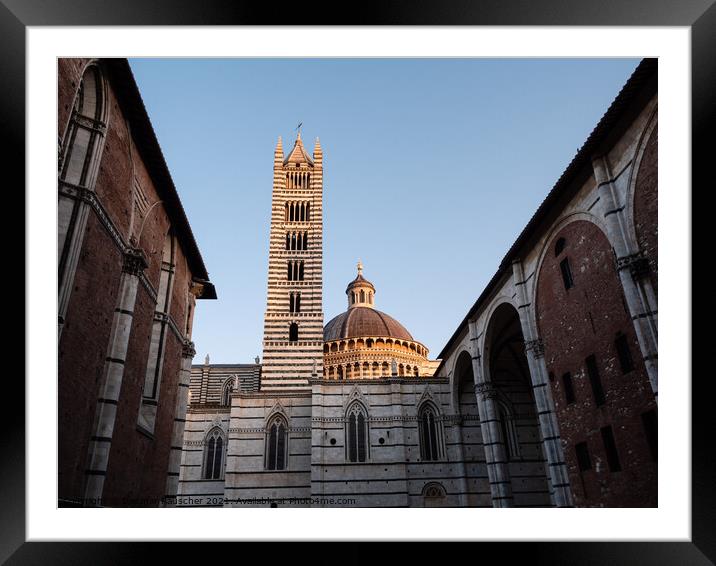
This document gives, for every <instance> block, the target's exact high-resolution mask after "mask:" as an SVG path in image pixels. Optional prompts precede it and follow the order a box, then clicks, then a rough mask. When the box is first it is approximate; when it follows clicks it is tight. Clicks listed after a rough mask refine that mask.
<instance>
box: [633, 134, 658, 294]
mask: <svg viewBox="0 0 716 566" xmlns="http://www.w3.org/2000/svg"><path fill="white" fill-rule="evenodd" d="M657 129H658V126H655V127H654V130H653V131H652V132H651V135H650V137H649V140H648V141H647V143H646V148H645V149H644V155H643V156H642V160H641V163H640V165H639V171H638V173H637V177H636V189H635V190H634V226H635V229H636V238H637V241H638V242H639V249H641V250H642V251H643V252H644V254H645V255H646V257H647V258H648V259H649V267H650V268H651V282H652V285H653V286H654V292H657V291H658V286H657V283H658V282H657V279H658V277H657V274H658V250H659V246H658V227H659V222H658V220H659V214H658V200H657V196H658V188H657V181H658V131H657Z"/></svg>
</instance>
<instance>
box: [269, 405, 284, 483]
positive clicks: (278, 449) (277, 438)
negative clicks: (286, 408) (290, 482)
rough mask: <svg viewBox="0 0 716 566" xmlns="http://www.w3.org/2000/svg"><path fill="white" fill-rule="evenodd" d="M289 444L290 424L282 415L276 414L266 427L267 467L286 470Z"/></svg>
mask: <svg viewBox="0 0 716 566" xmlns="http://www.w3.org/2000/svg"><path fill="white" fill-rule="evenodd" d="M287 445H288V424H287V423H286V419H284V418H283V416H281V415H276V416H275V417H273V418H272V419H271V421H270V422H269V425H268V428H267V429H266V469H267V470H285V469H286V452H287Z"/></svg>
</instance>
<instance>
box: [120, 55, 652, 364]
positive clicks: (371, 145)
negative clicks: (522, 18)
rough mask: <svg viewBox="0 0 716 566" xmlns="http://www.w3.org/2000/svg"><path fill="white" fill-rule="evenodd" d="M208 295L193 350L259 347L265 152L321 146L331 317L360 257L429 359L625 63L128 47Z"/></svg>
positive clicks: (233, 356) (223, 352)
mask: <svg viewBox="0 0 716 566" xmlns="http://www.w3.org/2000/svg"><path fill="white" fill-rule="evenodd" d="M130 64H131V66H132V69H133V71H134V73H135V76H136V79H137V83H138V84H139V88H140V91H141V93H142V97H143V98H144V103H145V105H146V107H147V111H148V112H149V116H150V118H151V120H152V124H153V125H154V129H155V131H156V133H157V137H158V138H159V143H160V145H161V147H162V150H163V152H164V156H165V158H166V160H167V163H168V165H169V169H170V171H171V173H172V176H173V178H174V182H175V184H176V186H177V189H178V191H179V195H180V197H181V199H182V203H183V205H184V208H185V210H186V213H187V216H188V218H189V222H190V223H191V226H192V229H193V231H194V235H195V237H196V240H197V242H198V244H199V247H200V249H201V252H202V255H203V257H204V261H205V263H206V266H207V269H208V270H209V275H210V277H211V280H212V281H213V282H214V283H215V285H216V287H217V292H218V296H219V299H218V301H200V302H199V305H198V308H197V313H196V317H195V321H194V335H193V339H194V342H195V344H196V349H197V358H196V360H195V362H198V361H199V360H203V358H204V355H205V354H207V353H208V354H210V356H211V361H212V362H214V363H232V362H242V363H246V362H250V361H253V358H254V356H256V355H261V340H262V333H263V314H264V309H265V303H266V274H267V270H268V235H269V220H270V206H271V188H272V174H273V170H272V167H273V151H274V147H275V145H276V140H277V138H278V136H282V137H283V143H284V149H285V150H287V151H290V149H291V147H292V146H293V141H294V139H295V127H296V125H297V124H298V123H299V122H303V128H302V137H303V139H304V142H305V144H306V146H307V148H308V149H309V150H312V148H313V142H314V141H315V138H316V137H319V138H320V140H321V145H322V147H323V152H324V284H323V289H324V297H323V305H324V313H325V322H328V320H330V319H331V318H333V317H334V316H336V315H337V314H339V313H341V312H342V311H344V310H345V308H346V297H345V294H344V292H345V287H346V284H347V283H348V282H349V281H350V280H351V279H353V277H354V276H355V271H356V269H355V264H356V262H357V260H358V258H360V259H361V260H362V261H363V264H364V275H365V277H366V278H368V279H369V280H370V281H372V282H373V283H374V284H375V286H376V289H377V293H376V307H377V308H378V309H379V310H382V311H384V312H387V313H388V314H390V315H391V316H393V317H395V318H396V319H397V320H399V321H400V322H401V323H403V325H404V326H405V327H406V328H407V329H408V330H409V331H410V332H411V333H412V335H413V337H414V338H415V339H416V340H418V341H420V342H422V343H423V344H425V345H426V346H427V347H428V348H429V349H430V350H431V357H434V356H436V355H437V354H438V353H439V352H440V350H441V349H442V347H443V345H444V344H445V342H446V341H447V339H448V338H449V337H450V336H451V335H452V333H453V332H454V330H455V329H456V327H457V325H458V324H459V322H460V321H461V320H462V318H463V317H464V315H465V313H466V312H467V310H468V309H469V308H470V306H471V305H472V303H473V302H474V301H475V299H476V298H477V296H478V295H479V293H480V292H481V291H482V289H483V288H484V286H485V284H486V283H487V282H488V281H489V279H490V278H491V277H492V275H493V274H494V273H495V271H496V269H497V266H498V264H499V262H500V260H501V259H502V257H503V256H504V254H505V253H506V251H507V249H508V248H509V247H510V245H511V244H512V242H513V241H514V240H515V238H516V237H517V235H518V234H519V232H520V231H521V230H522V228H523V227H524V225H525V224H526V223H527V221H528V220H529V218H530V217H531V216H532V214H533V213H534V211H535V209H536V208H537V206H539V204H540V202H541V201H542V200H543V199H544V197H545V195H546V194H547V193H548V192H549V190H550V189H551V187H552V186H553V185H554V183H555V181H556V180H557V179H558V178H559V176H560V175H561V173H562V172H563V171H564V169H565V168H566V166H567V165H568V164H569V162H570V161H571V159H572V157H573V156H574V155H575V153H576V152H577V150H578V149H579V147H580V146H581V145H582V143H583V142H584V141H585V140H586V138H587V136H588V135H589V133H590V132H591V131H592V129H593V128H594V126H595V125H596V124H597V122H598V121H599V119H600V118H601V116H602V115H603V114H604V112H605V111H606V109H607V107H608V106H609V104H610V103H611V102H612V100H613V99H614V97H615V96H616V95H617V93H618V92H619V90H620V89H621V87H622V85H623V84H624V82H625V81H626V80H627V78H628V77H629V75H630V74H631V72H632V71H633V70H634V68H635V67H636V66H637V64H638V60H636V59H132V60H130Z"/></svg>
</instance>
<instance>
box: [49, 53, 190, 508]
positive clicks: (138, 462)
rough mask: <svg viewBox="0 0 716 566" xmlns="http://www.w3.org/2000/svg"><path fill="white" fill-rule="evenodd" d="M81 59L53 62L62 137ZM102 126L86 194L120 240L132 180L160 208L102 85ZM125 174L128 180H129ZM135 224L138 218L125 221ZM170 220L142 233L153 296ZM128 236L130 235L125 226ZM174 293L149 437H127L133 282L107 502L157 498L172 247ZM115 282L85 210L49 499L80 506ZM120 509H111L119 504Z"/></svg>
mask: <svg viewBox="0 0 716 566" xmlns="http://www.w3.org/2000/svg"><path fill="white" fill-rule="evenodd" d="M86 63H87V60H84V59H60V60H59V62H58V132H59V134H60V135H62V134H63V133H64V131H65V128H66V123H67V120H68V117H69V113H70V111H71V108H72V103H73V100H74V97H75V93H76V90H77V87H78V84H79V77H80V75H81V72H82V70H83V69H84V67H85V65H86ZM107 101H108V105H109V109H110V110H109V120H108V127H107V133H106V141H105V146H104V150H103V153H102V159H101V162H100V168H99V173H98V176H97V181H96V184H95V187H94V190H95V193H96V195H97V197H98V200H99V201H100V202H101V204H102V206H103V207H104V209H105V210H106V212H107V214H108V216H109V219H110V222H111V223H112V224H113V225H114V227H115V228H116V229H117V230H118V232H119V233H120V234H121V236H122V237H123V238H124V240H125V241H127V242H128V241H129V237H130V228H131V222H132V220H131V215H132V199H133V196H132V195H133V184H134V177H136V179H137V182H138V183H139V185H140V186H141V187H142V190H143V192H144V193H145V195H146V197H147V200H148V202H149V203H150V204H152V203H154V202H156V201H158V200H161V199H160V196H159V192H158V190H157V188H156V187H155V186H154V183H153V180H152V178H151V177H150V175H149V173H148V171H147V169H146V167H145V165H144V162H143V159H142V155H141V152H140V151H139V150H138V148H137V145H136V141H137V140H134V143H133V144H132V157H131V159H130V154H129V151H130V143H129V139H130V131H131V130H132V128H131V124H130V127H129V129H128V127H127V122H126V119H125V115H124V114H123V112H122V108H121V107H120V106H119V104H118V101H117V99H116V97H115V96H114V93H113V92H112V89H111V85H110V89H109V92H108V95H107ZM133 168H134V175H133V173H132V171H133ZM134 222H135V226H136V224H137V223H138V222H141V219H139V220H136V219H135V221H134ZM170 227H171V220H170V218H169V217H168V215H167V213H166V212H165V210H164V208H163V207H162V206H161V205H159V206H157V207H155V208H154V209H152V210H151V212H150V213H149V216H148V218H147V221H146V223H145V225H144V229H143V232H142V236H141V239H140V247H141V248H142V249H143V250H144V252H145V254H146V257H147V260H148V263H149V265H148V267H147V269H146V270H145V275H146V277H147V280H148V281H149V283H150V284H151V286H153V287H154V289H155V290H156V289H157V288H158V287H159V278H160V270H161V261H162V249H163V244H164V239H165V235H166V234H167V232H168V230H169V229H170ZM135 230H136V228H135ZM175 266H176V267H175V274H174V287H173V291H172V300H171V305H170V309H169V314H170V316H171V317H172V319H173V320H174V321H175V322H176V326H177V327H178V330H179V333H180V335H177V333H176V332H173V331H172V330H171V329H170V328H169V325H167V328H166V330H167V331H166V339H165V350H164V362H163V367H162V376H161V387H160V394H159V403H158V410H157V420H156V427H155V430H154V435H153V438H150V437H149V436H147V435H145V434H143V433H141V432H139V431H138V430H137V417H138V413H139V406H140V402H141V397H142V390H143V386H144V380H145V372H146V368H147V358H148V354H149V342H150V338H151V329H152V320H153V317H154V309H155V301H154V298H153V297H152V296H151V294H150V292H149V291H148V290H147V289H146V288H145V286H144V285H142V284H141V283H140V285H139V288H138V291H137V300H136V304H135V307H134V315H133V319H132V331H131V335H130V338H129V344H128V352H127V356H126V360H125V365H124V377H123V380H122V388H121V392H120V398H119V402H118V405H117V418H116V421H115V429H114V435H113V438H112V445H111V451H110V458H109V464H108V468H107V475H106V480H105V484H104V497H105V498H108V499H112V498H117V499H115V501H117V502H121V501H122V500H124V501H128V504H129V505H136V503H131V502H129V501H131V500H133V499H139V498H147V499H152V498H153V499H155V500H158V499H159V498H160V497H162V496H163V495H165V494H164V490H165V482H166V477H167V468H168V459H169V450H170V445H171V434H172V426H173V419H174V410H175V403H176V394H177V384H178V380H179V370H180V366H181V351H182V340H183V336H182V335H181V334H183V332H184V331H185V324H186V323H185V317H186V297H187V293H188V291H189V283H190V282H191V279H192V274H191V273H190V272H189V268H188V263H187V260H186V257H185V255H184V252H183V250H182V248H181V246H179V245H177V246H176V251H175ZM121 274H122V254H121V251H120V249H119V247H118V246H117V244H116V243H115V242H114V241H113V240H112V239H111V238H110V237H109V235H108V232H107V230H106V228H105V227H104V226H103V225H102V223H101V222H100V220H99V218H98V216H97V215H96V213H95V212H94V211H90V213H89V219H88V222H87V228H86V233H85V237H84V241H83V244H82V250H81V253H80V259H79V263H78V266H77V271H76V275H75V279H74V285H73V291H72V295H71V298H70V301H69V305H68V310H67V316H66V322H65V324H64V328H63V332H62V337H61V341H60V345H59V360H58V385H59V397H58V411H59V423H58V426H59V497H60V498H61V499H65V498H81V497H82V496H83V489H84V487H83V486H84V471H85V469H86V466H87V455H88V454H87V453H88V445H89V439H90V437H91V435H92V434H93V430H92V425H93V421H94V414H95V409H96V403H97V397H98V391H99V385H100V383H101V380H102V378H103V375H104V362H105V357H106V356H107V349H108V342H109V337H110V332H111V327H112V321H113V314H114V309H115V307H116V306H117V300H118V297H117V294H118V289H119V282H120V277H121ZM119 504H121V503H119Z"/></svg>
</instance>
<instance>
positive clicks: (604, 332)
mask: <svg viewBox="0 0 716 566" xmlns="http://www.w3.org/2000/svg"><path fill="white" fill-rule="evenodd" d="M559 238H564V239H565V248H564V251H563V252H562V253H561V254H559V255H558V256H555V253H554V249H555V248H554V245H555V242H557V240H558V239H559ZM565 258H568V259H569V262H570V266H571V272H572V276H573V281H574V286H573V287H572V288H570V289H568V290H565V286H564V283H563V277H562V272H561V268H560V263H561V262H562V260H563V259H565ZM536 312H537V323H538V327H539V331H540V334H541V336H542V339H543V341H544V347H545V361H546V363H547V368H548V371H549V372H550V381H551V387H552V394H553V397H554V401H555V405H556V411H557V418H558V420H559V425H560V432H561V436H562V441H563V446H564V450H565V459H566V462H567V464H568V467H569V473H570V480H571V484H572V491H573V494H574V499H575V504H576V505H578V506H606V507H642V506H655V505H656V504H657V502H656V494H657V484H656V462H655V461H653V459H652V456H651V453H650V450H649V445H648V442H647V439H646V435H645V432H644V428H643V425H642V422H641V414H642V413H643V412H645V411H647V410H650V409H655V407H656V403H655V401H654V396H653V394H652V391H651V388H650V385H649V380H648V377H647V374H646V371H645V368H644V365H643V362H642V360H641V355H640V350H639V345H638V343H637V339H636V335H635V332H634V328H633V325H632V322H631V319H630V317H629V315H628V313H627V310H626V306H625V303H624V298H623V293H622V288H621V283H620V281H619V278H618V275H617V273H616V268H615V260H614V254H613V251H612V248H611V246H610V245H609V242H608V240H607V238H606V236H605V235H604V234H603V233H602V231H601V230H600V229H599V228H598V227H597V226H596V225H594V224H592V223H591V222H588V221H576V222H572V223H570V224H568V225H567V226H565V227H564V228H563V229H562V230H560V231H559V233H557V234H556V235H555V236H554V238H553V240H552V247H551V249H550V250H548V252H547V255H546V257H545V259H544V262H543V264H542V266H541V268H540V272H539V279H538V283H537V309H536ZM620 332H621V333H622V334H624V336H625V337H626V341H627V344H628V346H629V350H630V353H631V358H632V360H633V363H634V366H635V367H634V369H633V370H632V371H629V372H628V373H623V372H622V370H621V365H620V362H619V359H618V355H617V351H616V348H615V343H614V341H615V338H616V336H617V333H620ZM590 355H594V356H595V359H596V365H597V368H598V372H599V375H600V379H601V382H602V385H603V390H604V395H605V402H604V404H603V405H601V406H597V404H596V402H595V396H594V394H593V391H592V387H591V384H590V379H589V377H588V374H587V370H586V363H585V360H586V358H587V357H588V356H590ZM567 372H570V374H571V376H572V383H573V389H574V396H575V400H574V402H572V403H567V401H566V396H565V395H566V392H565V387H564V384H563V381H562V376H563V374H565V373H567ZM606 426H611V427H612V429H613V433H614V437H615V441H616V447H617V452H618V456H619V460H620V464H621V471H613V472H610V469H609V465H608V461H607V452H606V448H605V445H604V442H603V439H602V433H601V428H602V427H606ZM581 442H586V443H587V447H588V452H589V455H590V460H591V469H588V470H585V471H580V469H579V465H578V461H577V456H576V452H575V446H576V444H577V443H581Z"/></svg>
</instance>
